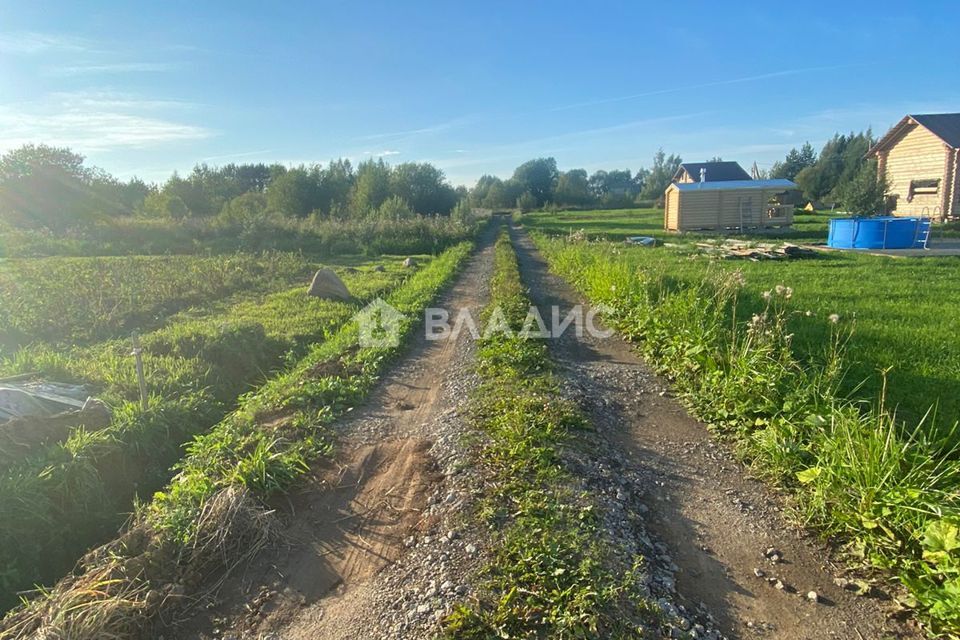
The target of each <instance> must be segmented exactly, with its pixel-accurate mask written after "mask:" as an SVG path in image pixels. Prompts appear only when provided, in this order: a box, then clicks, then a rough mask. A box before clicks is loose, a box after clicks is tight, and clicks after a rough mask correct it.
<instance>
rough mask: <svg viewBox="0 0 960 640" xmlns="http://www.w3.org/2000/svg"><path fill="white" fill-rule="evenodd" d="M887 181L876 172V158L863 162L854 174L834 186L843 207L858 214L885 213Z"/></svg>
mask: <svg viewBox="0 0 960 640" xmlns="http://www.w3.org/2000/svg"><path fill="white" fill-rule="evenodd" d="M886 192H887V181H886V178H885V177H884V176H881V175H879V173H878V172H877V162H876V160H873V159H870V160H867V161H865V162H863V163H862V164H861V166H860V169H859V170H858V171H857V173H856V175H854V176H853V178H851V179H850V180H847V181H846V182H844V183H842V184H840V185H838V186H837V188H836V196H837V199H838V200H839V201H840V203H841V204H842V205H843V208H844V209H846V210H847V211H849V212H850V213H852V214H854V215H858V216H871V215H878V214H882V213H886V211H885V194H886Z"/></svg>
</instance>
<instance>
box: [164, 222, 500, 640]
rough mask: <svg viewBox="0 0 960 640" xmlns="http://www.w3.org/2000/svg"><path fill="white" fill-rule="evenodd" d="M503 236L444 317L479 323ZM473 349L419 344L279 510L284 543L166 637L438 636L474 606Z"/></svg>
mask: <svg viewBox="0 0 960 640" xmlns="http://www.w3.org/2000/svg"><path fill="white" fill-rule="evenodd" d="M493 237H494V234H493V233H492V232H491V233H488V234H486V236H485V237H484V238H483V239H482V240H481V243H480V247H479V250H478V251H477V253H476V254H475V255H474V256H473V257H472V258H471V259H470V261H469V263H468V265H467V266H466V268H465V270H464V272H463V274H461V276H460V277H459V278H458V280H457V282H456V284H455V285H454V287H453V288H452V289H451V290H450V291H449V292H448V293H447V294H446V295H445V296H443V298H442V299H441V300H440V301H439V303H438V306H439V307H442V308H446V309H460V308H466V309H470V310H471V311H472V312H473V313H474V314H475V317H479V310H480V309H481V308H482V306H483V305H484V304H485V303H486V301H487V298H488V283H489V281H490V274H491V270H492V240H493ZM473 346H474V344H473V341H472V339H470V337H469V334H468V332H463V333H462V335H461V336H460V339H459V340H457V341H451V340H436V341H434V340H427V339H426V338H425V335H424V332H423V331H422V330H420V331H418V333H417V335H416V337H415V338H414V340H413V343H412V344H411V346H410V349H409V352H408V353H407V355H406V356H405V357H404V358H403V359H402V360H401V361H400V362H398V363H397V365H396V366H394V367H392V369H391V371H390V373H389V374H388V375H387V376H386V377H385V379H384V380H383V381H382V382H381V383H380V384H379V385H378V387H377V389H376V390H375V392H374V393H373V394H372V395H371V397H370V398H369V400H368V401H367V402H366V403H365V404H364V405H363V406H362V407H360V408H358V409H357V410H355V412H354V413H353V414H351V416H350V417H349V418H347V419H345V420H342V421H340V423H339V424H338V425H337V445H336V450H337V453H336V454H335V462H334V463H330V464H328V465H325V466H323V467H322V468H317V469H315V471H314V473H313V474H312V475H311V478H310V481H309V483H308V484H307V485H306V486H305V487H304V488H303V489H302V490H301V491H300V492H299V493H297V494H296V495H292V496H290V500H289V502H288V503H287V502H284V503H282V504H278V505H276V506H277V509H278V511H279V512H280V513H281V515H282V517H283V520H284V522H285V531H284V532H283V538H284V540H285V542H286V543H287V544H286V545H285V546H284V547H283V548H281V549H279V550H276V551H273V552H268V553H265V554H263V555H262V557H261V558H260V559H259V560H258V561H257V562H256V563H255V564H254V565H253V566H251V567H249V568H248V569H247V570H245V571H243V572H242V573H239V574H236V575H234V576H233V577H232V578H231V579H230V580H228V581H227V582H226V583H225V584H224V585H223V586H222V587H221V588H220V590H219V592H218V595H217V597H216V598H214V599H213V601H212V602H210V603H209V604H207V606H206V608H205V610H203V611H202V613H200V614H199V615H196V616H195V617H193V618H192V619H190V620H187V621H185V622H183V623H181V624H179V625H178V626H177V627H176V628H174V629H170V630H168V631H167V636H168V637H177V638H183V637H192V638H237V639H239V638H257V639H261V638H284V639H287V638H290V639H294V638H311V639H314V638H325V639H327V638H329V639H339V638H343V639H350V640H356V639H357V638H364V639H365V640H366V639H373V638H384V639H386V638H391V639H393V638H408V637H411V638H412V637H431V636H432V635H433V634H434V633H435V631H436V630H437V629H438V628H439V627H438V618H439V617H440V615H441V614H443V613H445V612H449V609H450V606H451V604H452V603H453V602H454V601H455V600H457V599H460V598H463V597H467V596H469V594H470V590H471V587H470V581H469V580H468V577H469V576H470V575H471V574H473V573H474V572H475V568H476V566H477V565H478V563H479V562H480V560H481V558H482V553H483V549H482V548H483V540H480V539H477V538H476V534H477V532H475V531H471V530H469V529H467V528H466V527H464V526H463V525H462V520H463V515H464V514H466V513H469V512H470V511H471V510H470V509H469V506H468V505H469V504H470V503H471V501H472V499H473V490H474V488H475V487H480V486H481V485H482V484H483V481H482V479H480V478H478V477H476V475H475V474H476V473H477V471H476V469H475V468H473V466H472V465H469V464H467V456H468V454H469V450H468V445H467V444H466V442H467V441H468V440H469V438H467V437H466V436H467V434H466V426H465V425H464V424H463V421H462V420H461V418H460V410H461V407H462V404H463V403H464V402H465V400H466V399H467V397H468V394H469V391H470V389H471V387H472V386H473V385H474V384H475V379H474V374H473V365H472V363H473ZM473 440H474V441H475V440H476V438H475V437H474V438H473Z"/></svg>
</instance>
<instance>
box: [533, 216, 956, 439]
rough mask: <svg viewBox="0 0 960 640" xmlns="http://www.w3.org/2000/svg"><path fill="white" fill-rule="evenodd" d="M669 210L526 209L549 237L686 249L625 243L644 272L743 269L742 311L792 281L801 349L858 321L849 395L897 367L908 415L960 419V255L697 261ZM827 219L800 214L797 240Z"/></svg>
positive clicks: (890, 378)
mask: <svg viewBox="0 0 960 640" xmlns="http://www.w3.org/2000/svg"><path fill="white" fill-rule="evenodd" d="M662 216H663V213H662V210H658V209H632V210H618V211H577V212H561V213H553V214H550V213H535V214H528V215H526V216H524V222H525V224H526V225H527V226H528V227H529V228H531V229H534V230H540V231H544V232H547V233H551V234H557V233H559V234H566V233H569V232H571V231H577V230H580V229H583V230H584V231H585V232H586V233H587V235H588V236H590V237H591V238H595V237H597V238H599V237H605V238H608V239H611V240H622V239H623V238H625V237H627V236H633V235H654V236H656V237H658V238H661V239H666V240H667V241H668V242H669V243H670V244H671V245H674V244H676V245H680V246H678V247H674V246H667V247H662V246H661V247H657V248H654V249H645V248H640V247H630V246H629V245H624V248H623V256H624V258H625V259H627V260H629V261H630V262H631V263H633V264H635V265H636V266H637V267H639V268H643V269H656V270H660V271H662V272H664V273H667V274H670V275H673V276H675V277H676V278H677V279H678V280H681V281H682V280H686V281H693V280H696V279H699V278H702V277H703V275H704V274H705V273H706V272H707V270H708V269H725V270H729V269H740V270H741V271H742V272H743V274H744V276H745V278H746V282H747V284H746V295H745V296H743V298H742V302H741V309H740V311H739V313H740V314H743V315H741V317H749V315H748V314H749V313H753V312H755V311H757V310H759V309H762V308H763V306H764V304H765V303H764V300H763V298H762V293H763V292H764V291H767V290H769V289H771V288H773V287H775V286H776V285H778V284H779V285H784V286H788V287H791V288H792V289H793V291H794V294H793V298H792V300H791V308H792V309H794V310H795V311H796V312H797V313H796V316H795V317H794V319H793V330H794V332H795V342H794V345H795V348H796V350H797V352H798V353H800V354H809V355H812V356H815V355H817V354H818V353H819V352H820V350H821V349H822V345H823V344H824V343H825V342H826V340H828V337H829V335H830V328H831V326H830V323H829V320H828V317H829V316H830V314H834V313H835V314H838V315H839V316H840V317H841V320H842V321H843V322H845V323H846V322H852V323H853V331H854V333H853V337H852V339H851V341H850V344H849V346H848V364H849V365H850V371H849V374H848V375H847V380H846V384H847V388H848V391H850V392H851V393H854V394H855V395H856V396H857V397H863V398H869V399H876V398H877V397H879V394H880V390H881V388H882V380H883V376H882V375H881V374H880V372H881V371H883V370H886V369H889V373H888V375H887V398H888V402H890V403H892V404H894V405H897V406H899V408H900V415H901V417H903V418H905V419H908V420H916V419H919V417H921V416H922V415H923V414H924V413H925V412H926V411H927V409H928V408H929V407H930V406H932V405H934V404H937V405H938V416H937V422H938V423H940V424H952V423H953V422H955V421H956V420H957V418H958V416H960V257H949V258H891V257H881V256H869V255H863V254H859V253H853V252H844V253H840V252H832V253H823V254H821V255H820V257H818V258H813V259H803V260H789V261H764V262H751V261H748V260H713V259H708V258H705V257H691V256H693V255H694V254H695V252H693V251H692V248H693V247H692V242H693V241H695V240H702V237H700V236H694V235H690V234H687V235H682V236H678V235H675V234H667V233H666V232H664V231H663V230H662ZM827 217H828V215H827V214H812V215H804V216H800V217H799V218H800V219H799V220H798V224H797V225H795V227H796V228H795V229H794V230H793V231H792V232H791V233H793V234H794V235H793V238H796V237H799V236H802V235H806V236H814V235H815V234H817V233H820V234H822V235H825V233H826V218H827ZM784 235H788V237H789V235H790V234H784ZM793 238H792V239H793ZM807 311H811V312H812V313H813V315H812V316H807V315H806V312H807Z"/></svg>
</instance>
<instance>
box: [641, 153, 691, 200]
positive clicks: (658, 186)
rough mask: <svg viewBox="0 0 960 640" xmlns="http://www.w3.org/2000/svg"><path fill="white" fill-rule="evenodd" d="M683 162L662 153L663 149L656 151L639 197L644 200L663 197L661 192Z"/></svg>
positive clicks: (673, 156)
mask: <svg viewBox="0 0 960 640" xmlns="http://www.w3.org/2000/svg"><path fill="white" fill-rule="evenodd" d="M681 162H683V161H682V160H681V159H680V156H678V155H673V154H670V155H669V156H668V155H667V154H665V153H664V152H663V149H660V150H658V151H657V153H656V154H655V155H654V156H653V166H652V167H651V168H650V173H649V175H648V176H647V179H646V182H645V183H644V185H643V191H642V192H641V193H640V197H641V198H643V199H644V200H657V201H659V200H660V199H661V198H662V197H663V192H664V190H665V189H666V188H667V186H669V184H670V181H671V180H672V179H673V176H674V174H675V173H676V172H677V169H679V168H680V163H681Z"/></svg>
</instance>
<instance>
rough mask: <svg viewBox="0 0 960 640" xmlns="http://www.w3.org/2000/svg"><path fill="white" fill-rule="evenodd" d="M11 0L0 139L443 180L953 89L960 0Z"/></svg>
mask: <svg viewBox="0 0 960 640" xmlns="http://www.w3.org/2000/svg"><path fill="white" fill-rule="evenodd" d="M884 4H885V3H878V2H869V3H868V2H829V3H828V2H803V3H791V4H790V5H785V6H784V7H783V8H782V7H779V6H777V5H778V3H771V2H763V3H756V4H752V3H718V2H711V3H701V2H695V1H688V2H685V3H679V4H678V3H674V2H659V3H644V2H636V1H634V2H601V1H597V2H590V3H586V2H551V3H547V2H538V1H535V0H531V1H527V2H517V1H516V0H515V1H513V2H500V1H488V2H483V3H472V5H469V6H468V3H466V2H455V1H453V2H451V1H449V0H447V1H445V2H439V1H438V2H417V3H415V2H365V1H363V0H356V1H352V2H312V3H299V2H285V3H269V2H262V1H261V2H238V1H234V2H230V3H214V2H195V1H194V2H179V1H176V0H173V1H168V2H164V3H162V4H161V3H149V4H147V3H144V6H133V4H132V3H130V2H84V3H77V2H44V3H41V2H36V3H26V2H23V1H22V0H20V1H17V2H11V1H8V0H0V152H2V151H5V150H7V149H10V148H13V147H15V146H18V145H20V144H23V143H25V142H46V143H49V144H56V145H65V146H70V147H72V148H74V149H75V150H78V151H81V152H82V153H84V154H85V155H87V156H88V158H89V160H90V162H92V163H93V164H96V165H99V166H102V167H103V168H105V169H107V170H109V171H111V172H113V173H115V174H116V175H118V176H121V177H129V176H132V175H139V176H141V177H143V178H145V179H147V180H151V181H158V180H163V179H164V178H165V177H166V176H168V175H169V174H170V173H171V172H172V171H173V170H179V171H181V172H183V171H189V169H190V168H191V167H192V166H193V165H194V164H196V163H198V162H207V163H209V164H223V163H226V162H248V161H249V162H253V161H264V162H282V163H301V162H305V163H309V162H321V163H325V162H326V161H328V160H329V159H331V158H334V157H340V156H343V157H349V158H351V159H353V160H361V159H363V158H369V157H376V156H381V157H384V158H386V159H387V160H388V161H390V162H391V163H398V162H405V161H430V162H433V163H435V164H437V165H438V166H439V167H440V168H442V169H443V170H444V171H445V172H446V173H447V175H448V176H449V177H450V179H451V181H453V182H454V183H464V184H472V182H473V181H475V180H476V178H478V177H479V176H480V175H482V174H483V173H495V174H500V175H507V174H509V173H510V172H511V171H512V169H513V167H515V166H516V165H517V164H519V163H520V162H523V161H524V160H526V159H529V158H531V157H537V156H547V155H552V156H554V157H556V158H557V161H558V163H559V164H560V167H561V168H563V169H567V168H573V167H584V168H586V169H588V170H591V171H592V170H595V169H598V168H624V167H629V168H631V169H634V170H636V169H637V168H639V167H640V166H642V165H649V164H650V158H651V156H652V155H653V153H654V152H655V151H656V150H657V148H658V147H663V148H664V149H665V150H666V151H667V152H674V153H678V154H680V155H681V156H682V157H683V158H684V159H685V160H691V161H693V160H703V159H707V158H709V157H712V156H715V155H719V156H722V157H723V158H724V159H732V160H738V161H739V162H740V163H741V164H743V165H744V166H749V165H750V164H751V163H752V162H754V161H756V162H758V164H759V165H760V166H761V167H768V166H770V164H772V163H773V161H775V160H776V159H778V158H780V157H782V156H783V155H784V154H785V152H786V151H788V150H789V149H790V148H791V147H792V146H796V145H800V144H802V143H803V142H804V141H806V140H809V141H811V142H812V143H814V144H815V145H817V146H819V145H820V144H822V142H823V141H824V140H825V139H826V138H827V137H829V136H830V135H832V133H833V132H835V131H849V130H860V129H864V128H866V127H869V126H872V127H873V129H874V131H875V132H882V131H885V130H886V129H887V128H888V127H889V126H890V125H892V124H894V123H895V122H896V121H897V120H898V119H899V118H900V117H902V116H903V115H904V114H905V113H913V112H942V111H960V82H958V81H960V69H958V66H960V65H958V63H960V56H958V55H957V53H956V44H955V38H956V33H958V32H960V11H957V10H956V5H955V3H948V2H943V3H936V2H916V3H910V4H908V3H900V4H896V5H893V6H892V7H890V8H887V7H886V6H884Z"/></svg>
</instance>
